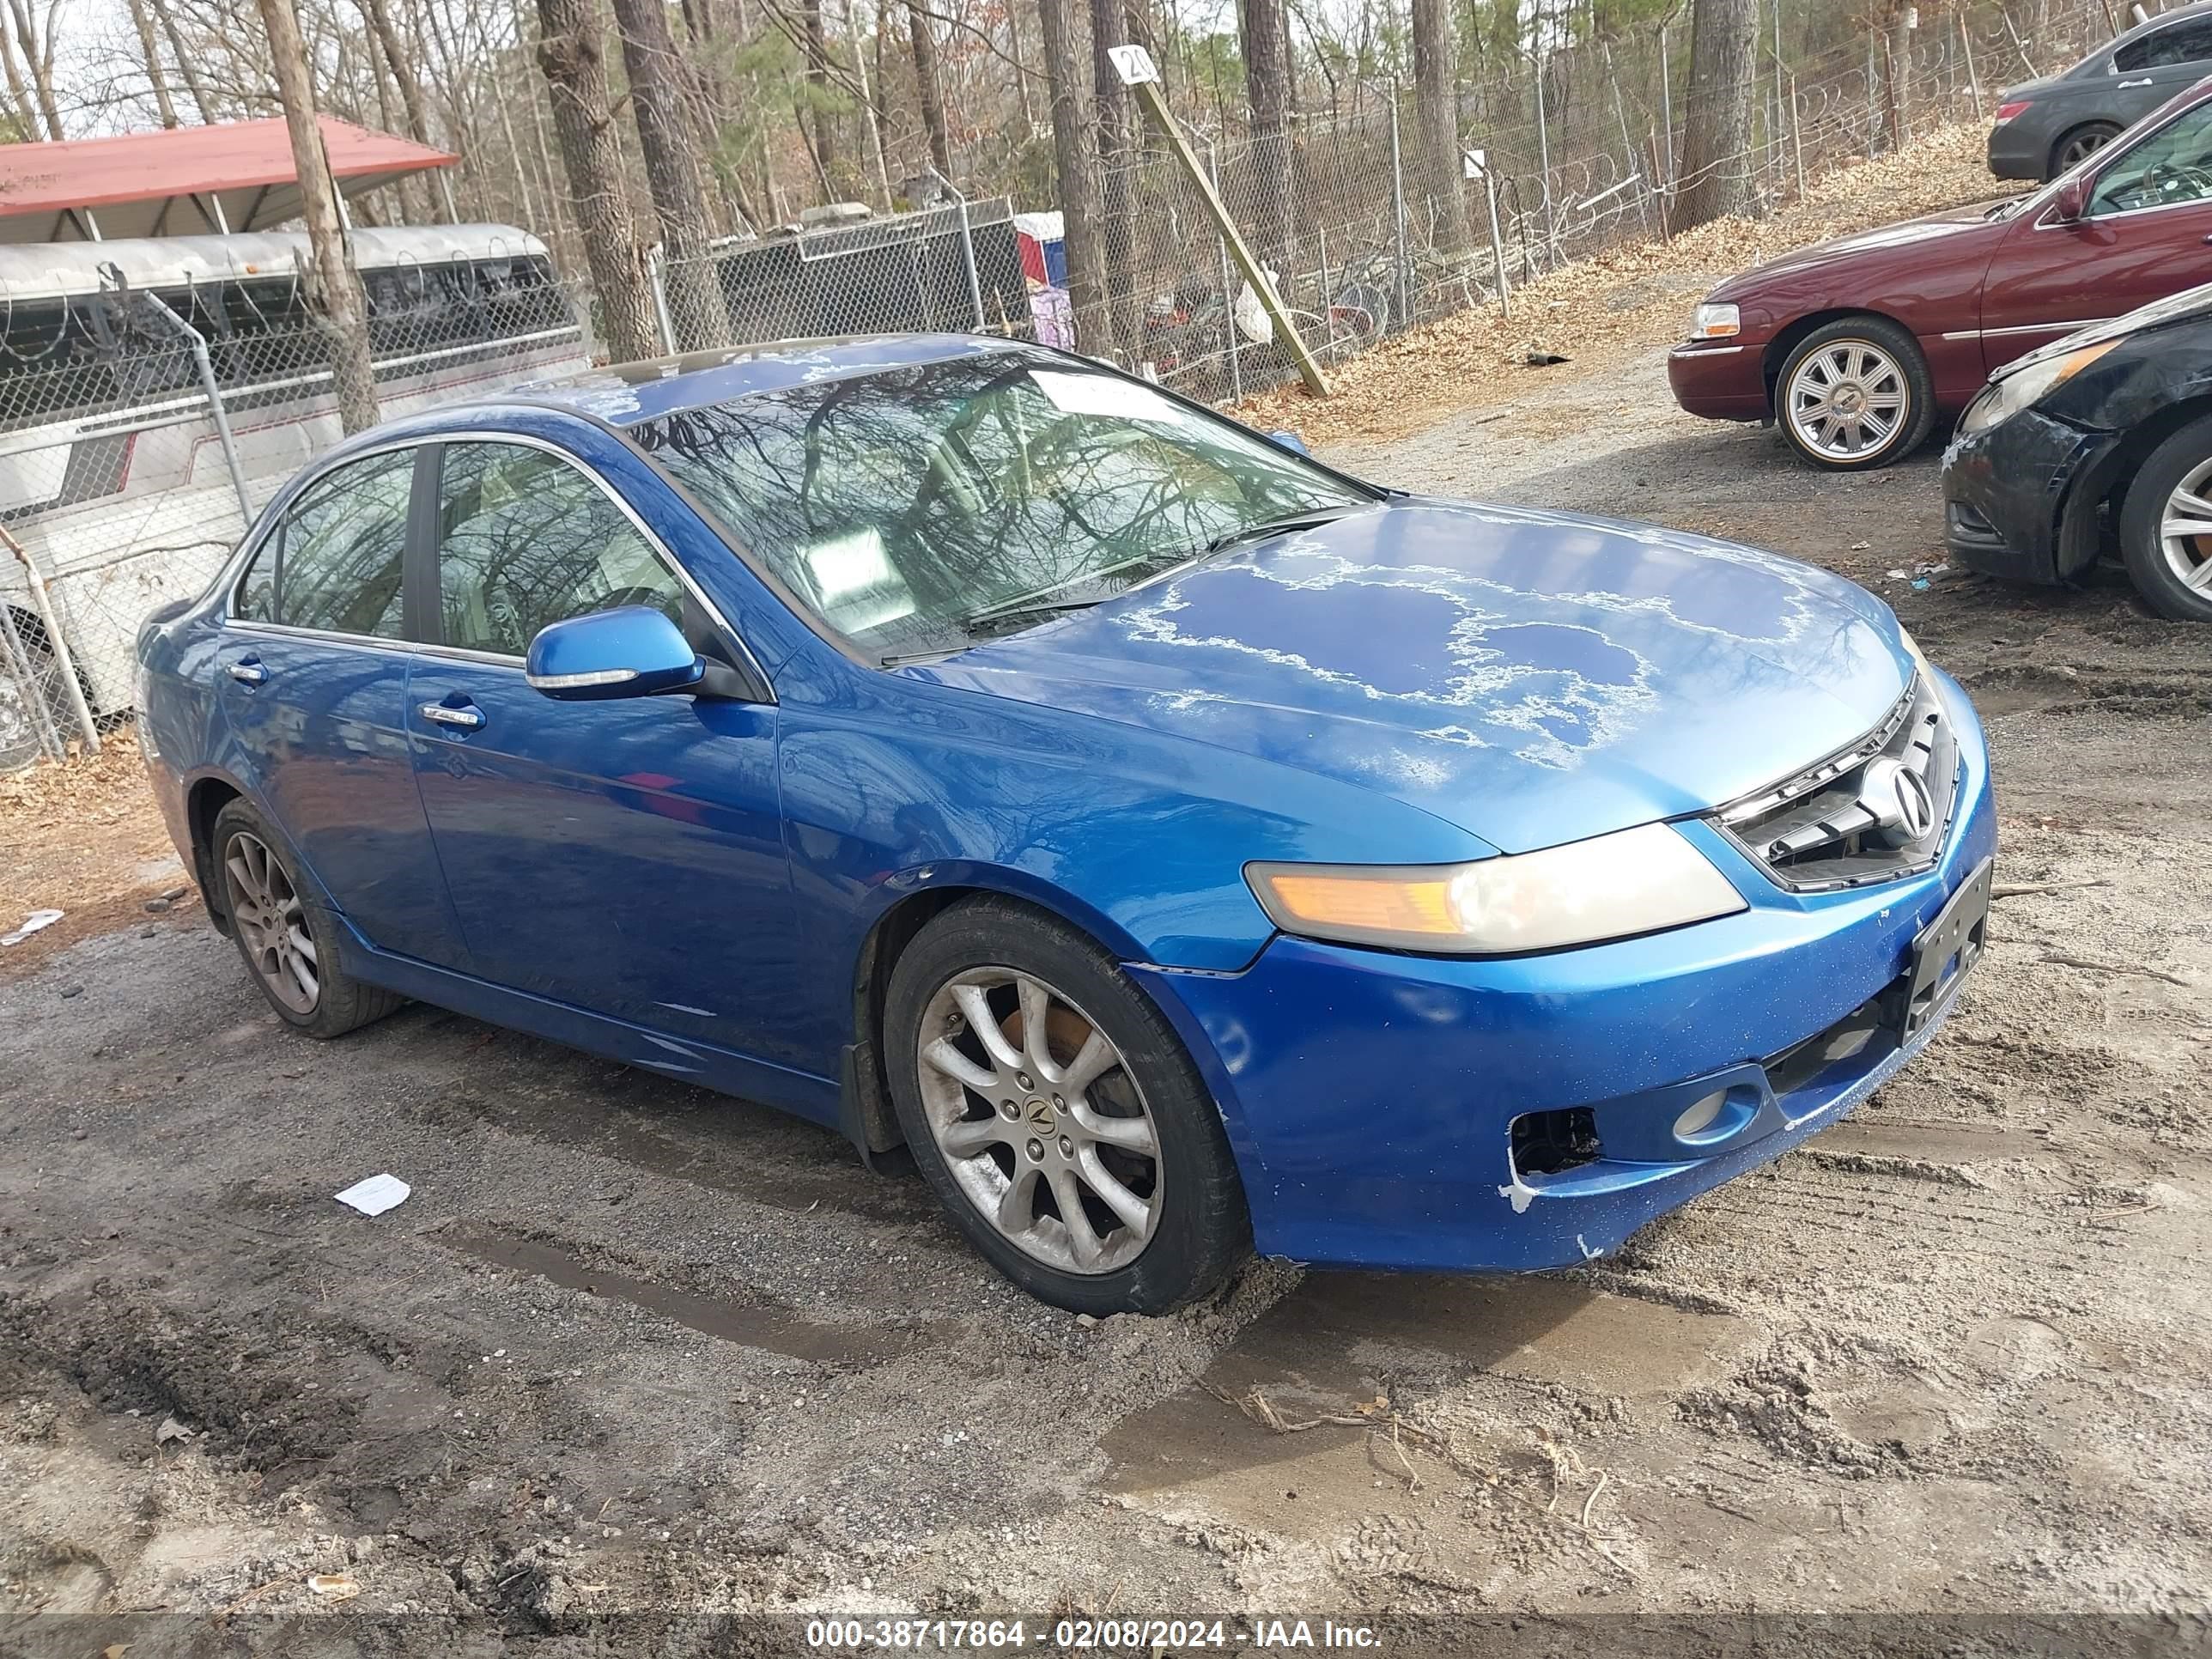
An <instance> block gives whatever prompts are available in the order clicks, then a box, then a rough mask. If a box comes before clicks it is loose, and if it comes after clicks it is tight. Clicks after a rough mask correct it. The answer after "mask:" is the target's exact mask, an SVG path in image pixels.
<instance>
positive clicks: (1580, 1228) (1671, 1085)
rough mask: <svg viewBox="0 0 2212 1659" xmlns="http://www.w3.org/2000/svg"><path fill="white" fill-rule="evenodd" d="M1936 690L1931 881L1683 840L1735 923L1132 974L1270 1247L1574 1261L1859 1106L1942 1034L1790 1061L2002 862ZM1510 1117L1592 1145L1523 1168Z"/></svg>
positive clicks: (1310, 946)
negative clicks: (1691, 1116) (1939, 738)
mask: <svg viewBox="0 0 2212 1659" xmlns="http://www.w3.org/2000/svg"><path fill="white" fill-rule="evenodd" d="M1944 696H1945V700H1946V702H1947V705H1948V709H1949V711H1950V713H1951V715H1952V718H1953V720H1954V723H1955V726H1956V729H1957V732H1958V738H1959V750H1960V768H1961V775H1960V788H1959V793H1958V795H1957V798H1956V803H1955V811H1954V817H1953V822H1952V826H1951V829H1950V832H1949V836H1948V840H1947V841H1946V842H1945V845H1944V848H1943V852H1942V857H1941V859H1940V860H1939V861H1938V863H1937V865H1936V867H1935V868H1934V869H1932V870H1930V871H1929V872H1926V873H1925V874H1923V875H1921V876H1918V877H1914V878H1907V879H1905V880H1900V881H1897V882H1893V883H1888V884H1883V885H1881V886H1876V887H1869V888H1863V889H1860V890H1855V891H1843V892H1834V893H1815V894H1792V893H1788V892H1785V891H1784V890H1782V889H1781V888H1780V887H1778V886H1777V885H1775V884H1773V883H1772V882H1771V881H1770V880H1769V879H1768V878H1767V877H1766V876H1765V873H1764V872H1762V871H1761V870H1760V869H1759V868H1758V867H1757V866H1754V865H1753V863H1752V862H1751V861H1750V860H1747V858H1745V857H1744V856H1743V855H1742V854H1740V853H1738V852H1736V851H1735V849H1734V848H1732V847H1731V846H1730V845H1729V844H1728V843H1727V842H1724V841H1723V839H1722V838H1721V837H1720V836H1717V835H1716V834H1712V833H1711V832H1710V831H1708V830H1706V829H1705V828H1704V826H1702V825H1689V826H1686V833H1688V834H1690V835H1692V836H1694V837H1696V838H1697V839H1698V841H1699V845H1700V847H1701V848H1703V849H1704V850H1705V851H1706V852H1707V854H1709V855H1710V856H1711V857H1712V858H1713V860H1715V862H1716V863H1717V864H1718V865H1719V866H1721V868H1722V869H1723V871H1724V872H1726V873H1727V874H1728V875H1729V877H1730V878H1731V879H1732V880H1734V881H1735V883H1736V884H1737V885H1738V887H1739V888H1740V890H1741V891H1742V892H1743V893H1744V894H1745V896H1747V897H1748V898H1750V899H1751V901H1752V902H1751V908H1749V909H1747V910H1745V911H1743V912H1741V913H1740V914H1738V915H1733V916H1727V917H1723V918H1721V919H1720V920H1718V921H1710V922H1705V923H1702V924H1699V926H1696V927H1685V928H1679V929H1675V930H1674V931H1672V932H1669V933H1658V934H1653V935H1650V936H1649V937H1646V938H1644V939H1626V940H1621V941H1619V942H1617V943H1613V944H1610V945H1596V946H1592V947H1589V948H1586V949H1583V950H1577V951H1560V952H1557V953H1554V954H1552V955H1547V956H1538V957H1522V958H1518V959H1513V960H1503V961H1500V960H1486V961H1471V960H1455V959H1441V958H1434V957H1411V956H1398V955H1392V954H1389V953H1385V952H1380V951H1362V950H1355V949H1351V948H1347V947H1342V946H1337V945H1324V944H1318V943H1315V942H1313V941H1310V940H1305V939H1291V938H1278V939H1275V940H1274V941H1273V943H1272V944H1271V945H1269V946H1268V948H1267V950H1266V951H1262V952H1261V956H1260V957H1259V959H1258V960H1257V961H1256V962H1255V963H1253V964H1252V966H1251V967H1249V968H1248V969H1245V970H1244V971H1243V972H1242V973H1239V974H1233V975H1228V974H1195V973H1177V972H1172V971H1166V970H1161V969H1148V968H1137V969H1132V971H1133V973H1135V974H1136V975H1137V976H1138V977H1139V979H1140V980H1141V981H1144V982H1145V983H1146V986H1147V988H1148V989H1149V990H1150V991H1151V992H1152V994H1153V996H1154V997H1155V998H1156V999H1157V1000H1158V1002H1159V1004H1160V1006H1162V1007H1163V1008H1164V1009H1165V1010H1166V1012H1167V1013H1168V1015H1169V1018H1170V1019H1172V1020H1173V1021H1174V1022H1175V1023H1176V1025H1177V1026H1178V1028H1179V1029H1180V1030H1182V1034H1183V1036H1184V1038H1185V1041H1186V1042H1187V1043H1188V1046H1189V1047H1190V1048H1191V1051H1192V1053H1193V1054H1194V1055H1195V1056H1197V1058H1198V1060H1199V1063H1200V1067H1201V1069H1202V1070H1204V1071H1205V1073H1206V1078H1207V1081H1208V1083H1209V1084H1210V1085H1212V1089H1213V1091H1214V1095H1215V1098H1216V1099H1217V1100H1218V1102H1219V1103H1220V1104H1221V1108H1222V1112H1223V1116H1224V1119H1225V1122H1226V1124H1227V1127H1228V1131H1229V1135H1230V1139H1231V1145H1232V1146H1233V1147H1234V1149H1235V1151H1236V1153H1237V1163H1238V1167H1239V1169H1240V1170H1241V1172H1242V1174H1243V1181H1244V1188H1245V1195H1246V1198H1247V1200H1248V1201H1249V1204H1250V1206H1251V1211H1252V1220H1253V1231H1254V1234H1255V1239H1256V1241H1257V1243H1258V1246H1259V1248H1260V1249H1261V1251H1262V1252H1264V1253H1267V1254H1270V1255H1286V1256H1291V1257H1293V1258H1296V1259H1297V1260H1301V1261H1316V1262H1326V1263H1332V1264H1337V1265H1344V1266H1362V1267H1398V1268H1432V1269H1452V1268H1462V1269H1463V1268H1485V1269H1501V1270H1509V1271H1520V1270H1528V1269H1534V1268H1542V1267H1562V1266H1569V1265H1572V1264H1574V1263H1577V1262H1579V1261H1584V1260H1587V1259H1589V1258H1591V1257H1594V1256H1598V1255H1607V1254H1609V1253H1611V1252H1613V1251H1614V1250H1616V1249H1619V1248H1620V1244H1621V1243H1622V1242H1623V1241H1624V1240H1626V1238H1627V1237H1629V1235H1630V1234H1632V1233H1633V1232H1635V1231H1637V1229H1638V1228H1639V1227H1641V1226H1643V1225H1644V1224H1645V1223H1647V1222H1649V1221H1651V1220H1652V1219H1654V1218H1656V1217H1658V1216H1661V1215H1663V1214H1665V1213H1666V1212H1668V1211H1669V1210H1672V1209H1674V1208H1675V1207H1677V1206H1680V1204H1682V1203H1684V1202H1685V1201H1686V1200H1689V1199H1691V1198H1692V1197H1694V1196H1696V1195H1697V1194H1699V1193H1703V1192H1705V1191H1707V1190H1709V1189H1710V1188H1713V1187H1716V1186H1718V1185H1719V1184H1720V1183H1721V1182H1724V1181H1726V1180H1728V1179H1729V1178H1730V1177H1731V1176H1735V1175H1737V1174H1739V1173H1741V1171H1743V1170H1747V1169H1749V1168H1752V1167H1753V1166H1754V1165H1756V1164H1761V1163H1764V1162H1765V1161H1766V1160H1768V1159H1770V1158H1774V1157H1775V1156H1777V1155H1778V1154H1779V1153H1780V1152H1783V1151H1784V1150H1786V1149H1787V1148H1788V1147H1790V1146H1794V1145H1796V1143H1797V1142H1798V1141H1800V1140H1802V1139H1804V1138H1805V1137H1806V1136H1808V1135H1809V1134H1812V1133H1814V1132H1816V1131H1817V1130H1819V1129H1820V1128H1822V1127H1826V1125H1828V1124H1829V1123H1832V1122H1833V1121H1836V1120H1837V1119H1838V1118H1839V1117H1841V1116H1842V1115H1844V1113H1846V1112H1848V1111H1850V1109H1852V1108H1853V1107H1855V1106H1857V1104H1858V1103H1860V1102H1861V1101H1863V1100H1864V1099H1865V1098H1866V1097H1868V1096H1869V1095H1870V1094H1872V1093H1873V1092H1874V1091H1875V1090H1876V1089H1877V1088H1879V1087H1880V1086H1881V1085H1882V1083H1884V1082H1885V1081H1887V1079H1888V1078H1889V1077H1890V1076H1892V1075H1893V1073H1895V1072H1896V1071H1897V1069H1898V1068H1899V1066H1903V1065H1904V1064H1905V1062H1906V1061H1908V1060H1911V1058H1912V1056H1913V1055H1914V1054H1916V1053H1917V1052H1918V1050H1919V1048H1921V1047H1922V1046H1923V1045H1924V1044H1925V1042H1927V1041H1928V1039H1929V1036H1932V1034H1933V1032H1934V1030H1936V1026H1937V1025H1938V1024H1941V1019H1940V1018H1938V1019H1936V1021H1934V1022H1931V1023H1930V1024H1929V1025H1927V1026H1926V1027H1924V1028H1923V1029H1922V1030H1920V1031H1919V1032H1918V1033H1917V1035H1916V1036H1914V1037H1912V1038H1911V1040H1909V1041H1907V1042H1903V1043H1899V1042H1896V1041H1894V1040H1893V1039H1891V1038H1889V1037H1887V1036H1883V1037H1881V1038H1880V1039H1879V1040H1878V1041H1875V1042H1870V1043H1869V1044H1868V1045H1867V1046H1866V1047H1864V1048H1861V1049H1860V1050H1858V1051H1857V1052H1856V1053H1854V1054H1850V1055H1849V1056H1847V1057H1843V1058H1838V1059H1837V1060H1834V1061H1832V1063H1830V1062H1826V1061H1823V1062H1820V1063H1816V1064H1813V1065H1810V1066H1808V1063H1807V1060H1806V1051H1805V1050H1803V1049H1802V1048H1799V1045H1801V1044H1803V1043H1805V1042H1807V1040H1808V1039H1810V1038H1813V1037H1814V1036H1817V1035H1820V1034H1823V1033H1826V1032H1829V1031H1830V1030H1832V1028H1844V1027H1847V1026H1848V1025H1849V1024H1850V1020H1851V1018H1852V1016H1853V1015H1854V1011H1857V1010H1859V1009H1861V1008H1862V1007H1863V1005H1865V1004H1867V1003H1868V1002H1869V1001H1870V1000H1876V999H1878V998H1880V997H1881V996H1882V995H1883V994H1885V992H1889V991H1893V987H1894V986H1895V985H1896V983H1897V982H1898V981H1899V977H1900V975H1903V974H1904V973H1905V969H1906V964H1907V961H1908V958H1909V957H1910V954H1911V945H1912V941H1913V939H1914V937H1915V935H1916V934H1917V933H1919V932H1920V930H1921V929H1922V928H1923V927H1925V926H1927V925H1928V923H1929V922H1930V921H1933V920H1934V919H1935V918H1936V915H1937V914H1938V913H1939V912H1940V911H1942V908H1943V906H1944V904H1945V902H1947V900H1948V897H1949V896H1950V895H1951V894H1952V893H1953V892H1954V890H1957V889H1958V888H1959V887H1960V884H1962V883H1963V882H1965V881H1966V879H1967V878H1968V877H1969V876H1970V875H1971V874H1972V872H1974V871H1975V870H1976V869H1977V868H1978V866H1980V865H1981V864H1982V863H1983V861H1984V860H1986V859H1988V858H1990V856H1991V855H1992V854H1993V853H1994V852H1995V850H1996V808H1995V805H1994V803H1993V800H1992V798H1991V794H1990V780H1989V770H1988V760H1987V754H1986V750H1985V749H1984V744H1983V739H1982V734H1981V728H1980V726H1979V723H1978V721H1977V720H1975V718H1974V715H1973V713H1972V708H1970V707H1969V705H1968V704H1967V702H1966V696H1965V694H1964V693H1962V692H1961V691H1960V690H1958V688H1957V687H1956V686H1954V685H1951V684H1948V683H1946V684H1945V685H1944ZM1946 1012H1948V1008H1947V1010H1946ZM1792 1050H1796V1053H1795V1054H1792V1053H1791V1052H1790V1051H1792ZM1785 1056H1786V1059H1785ZM1716 1093H1722V1094H1724V1095H1725V1096H1726V1098H1727V1104H1726V1105H1724V1106H1723V1108H1722V1109H1721V1115H1720V1116H1719V1118H1718V1119H1717V1121H1716V1122H1715V1124H1714V1125H1713V1127H1711V1129H1709V1130H1708V1131H1706V1132H1705V1133H1704V1134H1702V1135H1701V1136H1700V1137H1699V1147H1698V1149H1696V1150H1692V1148H1690V1147H1687V1146H1683V1145H1681V1144H1680V1142H1679V1141H1678V1140H1676V1139H1675V1138H1674V1128H1675V1124H1676V1121H1677V1119H1678V1118H1679V1117H1680V1115H1681V1114H1682V1112H1683V1111H1684V1109H1685V1108H1686V1107H1687V1106H1689V1105H1690V1104H1691V1103H1693V1102H1696V1101H1699V1100H1700V1099H1702V1098H1705V1097H1708V1096H1711V1095H1714V1094H1716ZM1583 1113H1587V1114H1588V1116H1587V1118H1586V1119H1585V1118H1583V1116H1582V1115H1581V1114H1583ZM1540 1114H1541V1115H1545V1116H1544V1117H1542V1118H1541V1119H1539V1118H1537V1117H1536V1116H1535V1115H1540ZM1516 1120H1522V1124H1523V1133H1524V1136H1525V1133H1526V1129H1527V1125H1528V1122H1530V1121H1542V1122H1546V1123H1550V1124H1558V1123H1572V1124H1576V1125H1579V1126H1584V1127H1587V1128H1588V1129H1589V1130H1590V1131H1591V1132H1593V1133H1595V1139H1596V1141H1597V1142H1598V1143H1599V1155H1598V1156H1597V1157H1595V1158H1594V1159H1590V1160H1589V1161H1584V1162H1581V1163H1578V1164H1574V1165H1573V1166H1572V1167H1569V1168H1565V1169H1560V1170H1558V1171H1557V1172H1556V1173H1553V1174H1542V1173H1536V1172H1532V1171H1531V1170H1528V1169H1527V1168H1524V1167H1523V1164H1525V1163H1527V1162H1528V1159H1527V1158H1525V1153H1526V1151H1527V1148H1526V1146H1525V1145H1524V1148H1523V1152H1524V1158H1523V1159H1522V1161H1519V1162H1516V1156H1515V1152H1514V1145H1515V1133H1516V1132H1515V1123H1516ZM1623 1154H1628V1155H1626V1156H1624V1155H1623Z"/></svg>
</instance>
